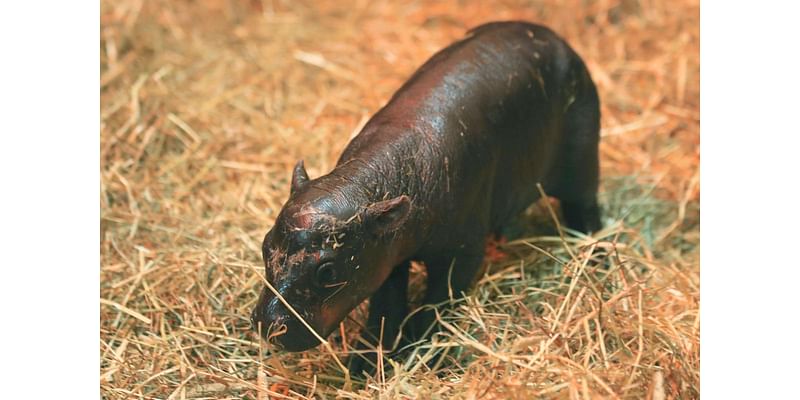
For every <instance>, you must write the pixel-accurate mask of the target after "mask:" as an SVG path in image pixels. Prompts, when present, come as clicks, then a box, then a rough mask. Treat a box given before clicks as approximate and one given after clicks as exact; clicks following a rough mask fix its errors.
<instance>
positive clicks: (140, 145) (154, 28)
mask: <svg viewBox="0 0 800 400" xmlns="http://www.w3.org/2000/svg"><path fill="white" fill-rule="evenodd" d="M504 19H524V20H528V21H533V22H539V23H544V24H546V25H548V26H550V27H551V28H553V29H554V30H555V31H557V32H559V33H560V34H561V35H562V36H563V37H565V38H566V39H567V40H568V41H569V43H570V44H571V46H573V47H574V48H575V49H576V50H577V51H578V53H579V54H581V56H582V57H583V58H584V59H585V60H586V61H587V64H588V66H589V69H590V71H591V73H592V75H593V78H594V80H595V81H596V83H597V86H598V89H599V91H600V95H601V100H602V113H603V118H602V126H603V128H602V144H601V149H600V151H601V163H602V185H601V186H602V187H601V206H602V207H603V213H604V214H603V219H604V221H603V222H604V224H605V226H606V228H605V229H604V230H603V231H602V232H599V233H598V234H596V235H595V236H594V237H593V238H585V237H584V238H577V237H575V236H570V235H568V234H566V235H560V234H559V230H558V225H557V224H556V223H554V221H553V218H552V215H553V213H557V212H558V209H557V204H551V203H550V202H540V203H538V204H536V205H533V206H532V207H531V208H530V209H529V212H528V213H527V214H526V216H525V217H523V218H522V219H521V221H522V222H521V224H522V227H521V228H519V229H518V231H519V232H518V234H517V235H516V236H515V237H511V238H509V240H506V241H501V242H497V243H495V244H494V245H493V246H492V247H491V248H490V249H489V250H490V252H489V253H490V257H487V259H486V272H485V273H484V275H482V276H481V277H480V278H479V281H478V283H477V285H476V288H475V290H474V291H473V292H472V293H471V295H470V296H468V297H466V298H461V299H459V298H454V299H453V301H454V302H455V303H456V304H455V305H454V307H453V308H452V309H451V310H450V311H443V312H442V313H441V314H440V316H439V318H440V320H441V322H442V325H443V327H444V329H443V332H442V333H441V334H439V335H437V336H436V337H435V338H434V340H432V341H431V342H428V343H426V344H423V345H420V346H418V347H416V348H415V349H414V351H413V352H412V354H411V357H409V358H407V359H402V360H389V359H386V360H383V362H384V365H380V366H379V367H381V368H380V369H379V373H378V374H377V376H376V377H374V378H370V379H368V380H366V379H365V378H364V377H349V379H348V377H346V375H345V373H344V371H342V370H341V368H339V366H338V363H337V359H339V360H342V361H345V360H346V357H347V354H348V351H350V350H351V349H352V345H353V343H354V340H355V338H356V335H357V333H358V329H359V328H358V326H359V322H360V321H363V319H364V313H365V308H364V306H363V305H362V307H360V308H359V309H357V310H355V311H354V312H353V313H352V314H351V317H350V318H348V319H347V320H346V321H345V323H344V324H343V325H342V327H341V329H340V330H339V332H337V333H335V334H333V335H332V336H331V337H330V338H329V342H330V349H331V351H332V352H331V351H326V350H325V349H323V348H322V347H319V348H317V349H313V350H310V351H307V352H303V353H298V354H282V353H273V352H272V351H271V350H270V349H269V348H268V347H266V346H265V345H263V344H261V343H260V341H259V339H258V337H257V336H256V335H255V334H253V333H252V332H251V330H250V327H249V321H248V316H249V312H250V310H251V309H252V307H253V305H254V303H255V301H256V297H257V294H258V290H260V288H261V287H262V283H261V280H262V279H263V278H262V276H263V264H262V262H261V260H260V242H261V239H262V238H263V235H264V234H265V233H266V231H267V230H268V228H269V227H270V226H271V224H272V221H273V220H274V218H275V216H276V215H277V212H278V211H279V210H280V207H281V205H282V204H283V202H284V201H285V200H286V198H287V197H288V194H289V190H288V179H289V176H290V170H291V167H292V165H293V164H294V163H295V162H296V161H297V160H298V159H304V160H305V161H306V166H307V168H308V171H309V174H310V175H311V176H312V177H315V176H319V175H321V174H323V173H326V172H327V171H329V170H330V169H331V168H332V167H333V165H334V163H335V160H336V158H337V156H338V154H339V153H340V152H341V150H342V149H343V148H344V146H345V145H346V143H347V142H348V140H349V138H350V137H351V136H352V135H353V134H355V133H356V132H357V131H358V129H359V127H360V126H362V125H363V124H364V123H365V122H366V120H367V119H368V118H369V116H370V115H371V114H372V113H374V112H375V111H376V110H377V109H378V108H379V107H380V106H381V105H382V104H384V103H385V102H386V101H387V99H388V98H389V96H391V94H392V93H393V92H394V90H396V89H397V88H398V87H399V86H400V85H401V84H402V82H403V81H404V80H405V79H406V78H407V77H408V76H409V75H410V74H411V72H413V70H414V69H415V68H416V67H417V66H418V65H420V64H421V63H422V62H424V60H425V59H427V58H428V57H429V56H430V55H431V54H432V53H433V52H435V51H437V50H438V49H440V48H442V47H444V46H446V45H447V44H448V43H450V42H451V41H453V40H455V39H457V38H459V37H461V36H462V35H463V34H464V32H465V31H466V30H467V29H468V28H470V27H473V26H476V25H478V24H480V23H482V22H486V21H489V20H504ZM100 52H101V70H102V73H101V82H100V84H101V91H100V95H101V132H100V145H101V198H100V201H101V221H100V229H101V243H100V251H101V266H100V275H101V299H100V301H101V315H100V320H101V324H100V325H101V329H100V353H101V354H100V389H101V393H102V395H103V396H104V397H105V398H143V399H152V398H159V399H161V398H171V399H179V398H181V399H182V398H258V399H266V398H335V397H341V398H520V399H527V398H567V397H569V398H597V397H601V398H618V397H619V398H652V399H667V398H696V397H698V396H699V384H700V383H699V382H700V379H699V366H700V359H699V337H700V331H699V329H700V327H699V316H700V313H699V168H698V167H699V124H700V121H699V4H698V2H697V1H690V0H685V1H670V2H667V1H655V0H622V1H610V0H609V1H579V0H570V1H555V0H552V1H551V0H545V1H532V2H524V1H499V2H478V1H474V2H473V1H458V2H457V1H416V2H410V3H403V4H401V3H400V2H386V1H379V2H368V1H356V2H354V3H349V2H337V1H314V2H310V1H298V2H294V1H292V2H289V1H268V0H264V1H221V0H218V1H215V0H205V1H191V2H190V1H165V0H152V1H147V2H145V1H142V0H139V1H137V0H120V1H113V2H112V1H103V2H102V5H101V43H100ZM551 205H552V206H553V207H551ZM590 261H592V262H590ZM597 265H607V266H608V268H607V269H604V268H598V267H597ZM417 272H418V273H416V274H415V280H416V281H421V277H422V274H423V273H422V272H420V271H417ZM445 351H446V352H447V357H446V358H445V360H447V362H443V363H441V364H440V365H439V366H438V368H437V369H435V370H430V369H429V368H428V366H427V365H426V361H427V360H429V359H430V358H431V357H432V356H433V355H435V354H438V353H441V352H445ZM389 363H393V364H395V365H394V368H393V369H392V368H389ZM392 370H393V371H394V372H390V371H392Z"/></svg>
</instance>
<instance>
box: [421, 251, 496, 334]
mask: <svg viewBox="0 0 800 400" xmlns="http://www.w3.org/2000/svg"><path fill="white" fill-rule="evenodd" d="M468 248H471V249H480V252H479V253H478V252H471V253H468V252H463V251H462V252H460V253H453V254H455V255H454V256H452V257H436V258H430V259H426V260H423V261H424V262H425V266H426V268H427V270H428V288H427V291H426V293H425V298H424V299H423V301H422V305H423V307H422V309H420V310H417V311H416V313H415V314H414V315H413V316H412V317H411V319H410V321H409V323H408V326H407V334H408V337H409V339H410V341H415V340H419V339H422V338H424V337H425V336H427V335H429V334H430V333H432V332H435V331H436V330H438V329H439V327H438V326H436V325H434V322H435V320H436V313H435V312H434V311H433V308H432V307H431V305H437V304H440V303H443V302H444V301H446V300H448V299H450V297H451V294H452V298H453V299H458V298H460V297H461V296H462V293H467V292H468V291H469V289H470V286H471V285H472V283H473V282H474V280H475V278H476V275H477V274H478V271H479V270H480V267H481V264H482V263H483V250H484V247H483V244H482V243H481V244H476V245H474V246H469V247H468ZM450 305H451V304H450V303H445V307H448V306H450Z"/></svg>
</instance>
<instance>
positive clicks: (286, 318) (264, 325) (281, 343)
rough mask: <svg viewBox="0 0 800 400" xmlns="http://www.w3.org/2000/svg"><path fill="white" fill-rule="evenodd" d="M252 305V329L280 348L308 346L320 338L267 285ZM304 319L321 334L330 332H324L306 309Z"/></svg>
mask: <svg viewBox="0 0 800 400" xmlns="http://www.w3.org/2000/svg"><path fill="white" fill-rule="evenodd" d="M256 304H257V305H256V307H255V309H253V313H252V315H251V316H250V322H251V324H252V327H253V330H255V331H256V332H258V333H259V335H260V336H261V338H262V339H264V340H265V341H267V342H269V343H270V344H272V345H274V346H275V347H276V348H278V349H280V350H285V351H289V352H298V351H304V350H308V349H310V348H313V347H316V346H317V345H319V344H320V341H319V339H318V338H317V336H316V335H314V333H312V332H311V331H310V330H309V329H308V327H307V326H306V325H305V324H304V323H303V322H302V321H300V320H299V319H298V318H296V317H295V316H294V315H292V314H291V312H290V311H289V310H288V309H287V308H286V307H285V306H284V305H283V304H282V303H281V302H280V301H279V299H277V298H276V297H275V296H274V295H273V294H272V293H271V292H269V291H268V290H267V289H264V291H262V292H261V296H260V298H259V299H258V302H257V303H256ZM303 314H306V315H304V317H306V320H305V322H306V323H308V325H309V326H310V327H311V328H312V329H314V330H315V331H316V332H317V333H319V334H320V335H322V337H325V336H327V334H329V333H330V332H324V331H323V330H322V329H320V328H321V327H320V326H319V325H320V324H319V323H318V321H316V318H314V316H313V314H312V315H308V314H307V313H303Z"/></svg>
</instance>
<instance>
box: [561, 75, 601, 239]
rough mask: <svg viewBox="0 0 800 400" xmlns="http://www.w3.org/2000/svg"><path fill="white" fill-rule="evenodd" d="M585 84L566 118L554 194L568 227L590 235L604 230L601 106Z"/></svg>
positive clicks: (592, 87)
mask: <svg viewBox="0 0 800 400" xmlns="http://www.w3.org/2000/svg"><path fill="white" fill-rule="evenodd" d="M587 78H588V76H587ZM584 85H585V86H584V90H583V93H581V94H582V96H581V97H580V98H579V99H576V100H575V102H574V103H573V104H571V105H570V107H569V109H568V110H567V112H566V115H565V121H564V132H563V135H564V136H563V141H562V147H561V154H560V156H559V162H558V165H557V168H556V169H555V171H556V173H557V176H556V177H555V179H554V183H555V185H554V188H553V189H552V194H553V195H554V196H555V197H556V198H558V199H559V200H560V202H561V211H562V213H563V214H564V222H565V223H566V225H567V226H568V227H569V228H571V229H574V230H577V231H580V232H583V233H591V232H596V231H598V230H600V228H601V227H602V226H601V223H600V209H599V207H598V205H597V189H598V185H599V174H600V162H599V158H598V145H599V141H600V103H599V99H598V96H597V90H596V89H595V87H594V85H593V84H592V83H591V80H587V82H585V83H584Z"/></svg>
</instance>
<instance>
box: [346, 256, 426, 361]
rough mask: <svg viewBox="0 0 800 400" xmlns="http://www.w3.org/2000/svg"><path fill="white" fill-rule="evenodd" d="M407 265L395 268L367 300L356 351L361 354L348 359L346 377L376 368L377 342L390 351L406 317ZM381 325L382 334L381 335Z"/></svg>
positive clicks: (408, 265) (408, 264)
mask: <svg viewBox="0 0 800 400" xmlns="http://www.w3.org/2000/svg"><path fill="white" fill-rule="evenodd" d="M410 266H411V263H410V262H409V261H405V262H403V263H401V264H399V265H397V266H396V267H395V268H394V270H393V271H392V273H391V274H390V275H389V277H388V278H387V279H386V281H385V282H384V283H383V285H381V287H380V289H378V291H377V292H375V294H374V295H373V296H372V297H371V298H370V300H369V317H368V318H367V325H366V326H365V329H364V330H363V331H362V333H361V338H360V340H359V341H358V344H357V345H356V350H361V351H365V352H364V353H361V354H354V355H353V356H351V357H350V366H349V369H350V374H351V375H352V376H360V375H361V374H362V372H367V373H369V374H371V373H372V372H374V371H375V366H376V365H377V351H376V349H377V347H378V346H377V343H378V338H381V346H382V350H384V351H391V350H392V348H393V346H394V342H395V339H396V338H397V334H398V333H399V331H400V324H401V323H402V322H403V319H404V318H405V317H406V315H407V314H408V272H409V268H410ZM381 324H383V335H382V336H381Z"/></svg>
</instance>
